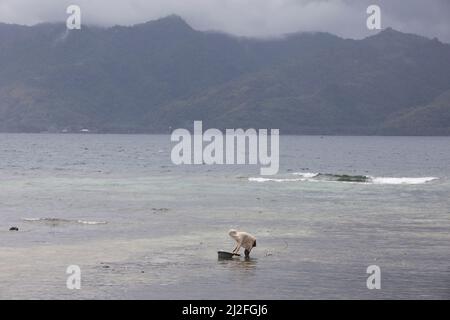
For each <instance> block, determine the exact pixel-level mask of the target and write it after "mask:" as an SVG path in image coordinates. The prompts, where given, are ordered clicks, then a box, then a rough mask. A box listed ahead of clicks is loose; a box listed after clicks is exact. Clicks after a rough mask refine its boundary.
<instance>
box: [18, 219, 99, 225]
mask: <svg viewBox="0 0 450 320" xmlns="http://www.w3.org/2000/svg"><path fill="white" fill-rule="evenodd" d="M22 220H23V221H25V222H44V223H52V224H61V223H79V224H86V225H97V224H107V223H108V222H106V221H88V220H68V219H59V218H24V219H22Z"/></svg>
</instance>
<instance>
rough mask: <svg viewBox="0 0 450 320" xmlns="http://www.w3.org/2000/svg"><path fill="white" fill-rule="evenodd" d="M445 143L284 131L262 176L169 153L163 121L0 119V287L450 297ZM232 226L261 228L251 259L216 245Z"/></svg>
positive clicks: (18, 292)
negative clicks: (228, 257)
mask: <svg viewBox="0 0 450 320" xmlns="http://www.w3.org/2000/svg"><path fill="white" fill-rule="evenodd" d="M449 146H450V138H447V137H307V136H286V137H282V139H281V145H280V147H281V159H280V162H281V168H280V172H279V174H278V175H277V176H275V177H270V178H271V179H275V181H270V180H269V181H267V180H263V179H262V178H263V177H260V176H259V167H258V166H204V165H200V166H178V167H177V166H174V165H172V164H171V162H170V151H171V144H170V140H169V137H168V136H151V135H47V134H42V135H28V134H23V135H22V134H17V135H13V134H0V179H1V181H2V182H1V184H0V298H3V299H17V298H26V299H30V298H31V299H46V298H60V299H66V298H75V299H83V298H98V299H107V298H118V299H128V298H135V299H146V298H153V299H160V298H168V299H179V298H185V299H189V298H198V299H217V298H228V299H229V298H236V299H319V298H325V299H330V298H333V299H344V298H350V299H360V298H369V299H383V298H387V299H394V298H395V299H408V298H419V299H431V298H438V299H448V298H450V264H449V261H450V233H449V231H450V200H449V194H450V148H449ZM317 173H321V174H331V175H351V176H359V175H362V176H367V177H370V178H371V180H370V181H368V182H365V183H360V182H345V181H329V180H330V179H328V178H327V179H325V180H323V179H317V177H316V174H317ZM315 177H316V178H315ZM266 178H267V177H266ZM430 178H433V179H430ZM331 180H332V179H331ZM10 226H18V227H19V228H20V231H19V232H9V231H8V229H9V227H10ZM230 228H237V229H244V230H247V231H249V232H251V233H253V234H255V235H256V237H257V238H258V246H257V247H256V248H255V249H254V251H253V252H252V258H251V259H250V260H248V261H246V260H244V259H243V258H241V259H234V260H232V261H218V260H217V250H220V249H225V250H230V249H232V247H233V242H232V240H231V238H229V237H228V235H227V230H228V229H230ZM69 265H79V266H80V268H81V270H82V289H81V290H74V291H72V290H68V289H67V288H66V279H67V275H66V274H65V271H66V268H67V266H69ZM369 265H378V266H380V268H381V272H382V288H381V290H368V289H367V287H366V279H367V277H368V274H366V268H367V267H368V266H369Z"/></svg>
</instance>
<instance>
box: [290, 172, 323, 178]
mask: <svg viewBox="0 0 450 320" xmlns="http://www.w3.org/2000/svg"><path fill="white" fill-rule="evenodd" d="M292 174H293V175H295V176H300V177H303V178H314V177H317V176H318V175H319V174H318V173H313V172H294V173H292Z"/></svg>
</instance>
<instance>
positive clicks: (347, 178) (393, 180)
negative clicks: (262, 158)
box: [248, 172, 439, 185]
mask: <svg viewBox="0 0 450 320" xmlns="http://www.w3.org/2000/svg"><path fill="white" fill-rule="evenodd" d="M291 175H294V176H296V177H297V178H263V177H251V178H248V181H251V182H305V181H307V182H346V183H363V184H392V185H401V184H407V185H415V184H425V183H429V182H432V181H435V180H438V179H439V178H437V177H372V176H365V175H347V174H330V173H311V172H294V173H292V174H291Z"/></svg>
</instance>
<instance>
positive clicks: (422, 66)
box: [0, 16, 450, 135]
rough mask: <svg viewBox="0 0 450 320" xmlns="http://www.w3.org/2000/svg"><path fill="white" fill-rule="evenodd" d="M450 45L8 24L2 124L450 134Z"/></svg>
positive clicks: (1, 49) (1, 64) (165, 24)
mask: <svg viewBox="0 0 450 320" xmlns="http://www.w3.org/2000/svg"><path fill="white" fill-rule="evenodd" d="M448 92H450V45H448V44H444V43H441V42H439V41H438V40H437V39H432V40H431V39H427V38H424V37H420V36H416V35H411V34H404V33H401V32H398V31H395V30H393V29H385V30H383V31H381V32H380V33H378V34H376V35H374V36H371V37H368V38H366V39H363V40H349V39H342V38H339V37H337V36H334V35H331V34H327V33H297V34H290V35H286V36H284V37H280V38H271V39H252V38H239V37H234V36H230V35H226V34H222V33H216V32H200V31H196V30H194V29H192V28H191V27H190V26H189V25H188V24H187V23H186V22H185V21H184V20H183V19H181V18H180V17H178V16H169V17H166V18H163V19H159V20H156V21H150V22H147V23H143V24H138V25H134V26H131V27H124V26H115V27H111V28H99V27H93V26H83V27H82V29H81V30H72V31H68V30H66V28H65V25H63V24H39V25H35V26H32V27H27V26H19V25H7V24H0V131H4V132H5V131H7V132H42V131H49V132H60V131H62V130H64V131H69V132H78V131H79V130H81V129H83V128H88V129H90V130H91V131H94V132H149V133H167V132H169V131H170V128H178V127H186V128H190V127H191V126H192V123H193V121H194V120H203V121H204V126H205V127H215V128H220V129H224V128H240V127H242V128H248V127H254V128H279V129H281V133H297V134H379V135H383V134H398V135H441V134H443V135H448V134H450V129H449V128H450V121H449V118H448V114H449V110H450V99H449V98H448V95H449V94H448Z"/></svg>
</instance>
